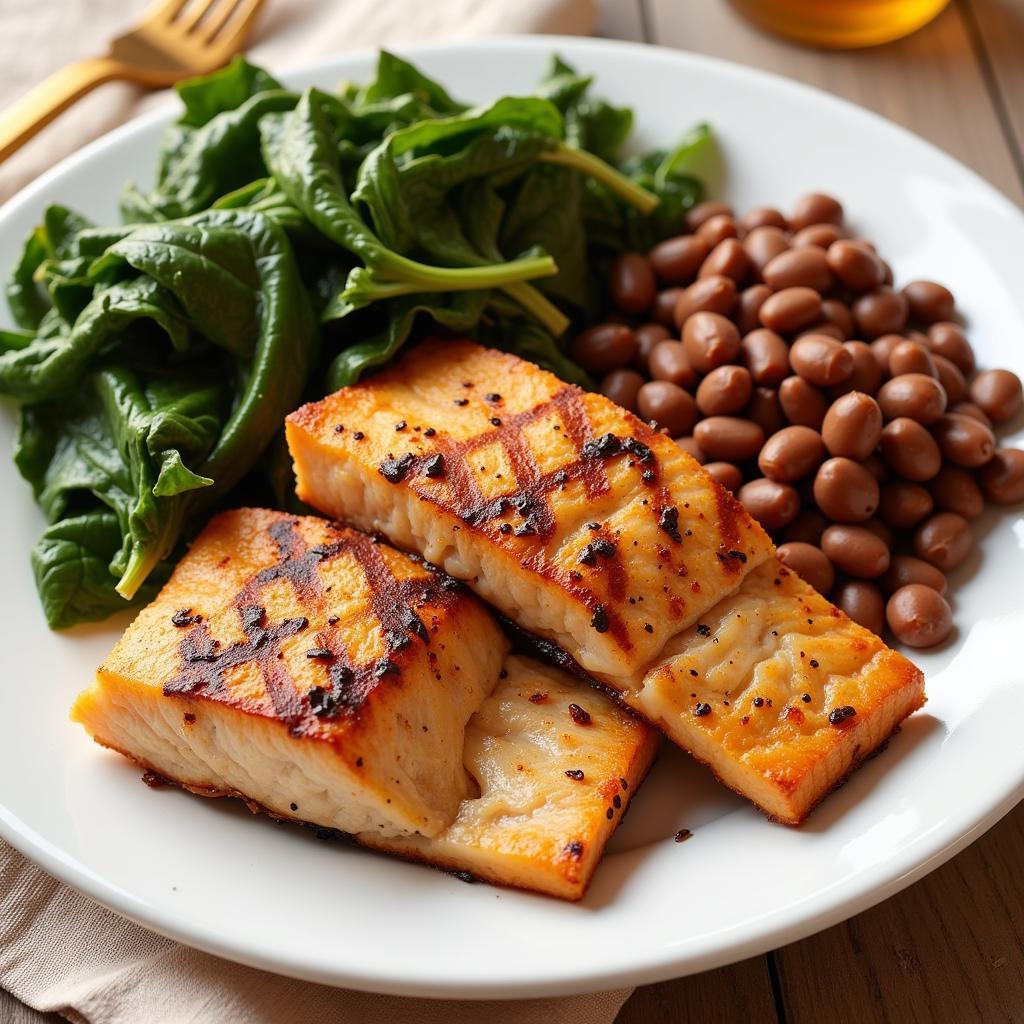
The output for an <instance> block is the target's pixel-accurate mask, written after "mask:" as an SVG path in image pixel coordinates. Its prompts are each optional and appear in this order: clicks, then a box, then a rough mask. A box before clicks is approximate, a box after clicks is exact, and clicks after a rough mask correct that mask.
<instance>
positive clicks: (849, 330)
mask: <svg viewBox="0 0 1024 1024" xmlns="http://www.w3.org/2000/svg"><path fill="white" fill-rule="evenodd" d="M821 316H822V319H823V320H825V321H826V322H828V323H830V324H835V325H836V327H838V328H839V330H841V331H842V332H843V337H844V338H849V337H851V336H852V335H853V314H852V313H851V312H850V307H849V306H847V305H846V303H845V302H840V301H839V300H838V299H824V300H823V301H822V303H821Z"/></svg>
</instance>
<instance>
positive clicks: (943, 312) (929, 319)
mask: <svg viewBox="0 0 1024 1024" xmlns="http://www.w3.org/2000/svg"><path fill="white" fill-rule="evenodd" d="M901 290H902V292H903V296H904V298H905V299H906V300H907V305H908V306H909V309H910V319H911V320H913V321H914V322H915V323H919V324H934V323H936V322H938V321H939V320H949V319H950V318H951V317H952V316H953V308H954V305H955V303H954V301H953V293H952V292H951V291H950V290H949V289H948V288H945V287H943V286H942V285H941V284H936V283H935V282H934V281H911V282H910V283H909V284H906V285H904V286H903V288H902V289H901Z"/></svg>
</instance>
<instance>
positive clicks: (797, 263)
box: [762, 247, 832, 292]
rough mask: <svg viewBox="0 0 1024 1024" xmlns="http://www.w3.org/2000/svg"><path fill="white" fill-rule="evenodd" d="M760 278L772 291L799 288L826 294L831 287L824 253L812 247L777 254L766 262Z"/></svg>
mask: <svg viewBox="0 0 1024 1024" xmlns="http://www.w3.org/2000/svg"><path fill="white" fill-rule="evenodd" d="M762 277H764V283H765V284H766V285H768V287H769V288H771V289H772V290H773V291H781V290H782V289H783V288H798V287H801V288H813V289H814V290H815V291H816V292H827V291H828V290H829V288H831V287H832V271H831V270H829V268H828V260H827V259H826V258H825V253H824V252H823V251H822V250H821V249H817V248H813V247H809V248H805V249H789V250H788V251H786V252H782V253H779V255H778V256H776V257H775V258H774V259H772V260H770V261H769V262H768V264H767V266H766V267H765V268H764V270H763V272H762Z"/></svg>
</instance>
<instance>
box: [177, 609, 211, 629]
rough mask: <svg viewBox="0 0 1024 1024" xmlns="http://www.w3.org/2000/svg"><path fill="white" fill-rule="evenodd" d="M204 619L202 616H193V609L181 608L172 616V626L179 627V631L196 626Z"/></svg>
mask: <svg viewBox="0 0 1024 1024" xmlns="http://www.w3.org/2000/svg"><path fill="white" fill-rule="evenodd" d="M202 621H203V617H202V616H201V615H193V614H192V609H191V608H179V609H178V610H177V611H176V612H175V613H174V614H173V615H172V616H171V624H172V625H174V626H177V627H178V628H179V629H182V628H184V627H185V626H194V625H195V624H196V623H197V622H202Z"/></svg>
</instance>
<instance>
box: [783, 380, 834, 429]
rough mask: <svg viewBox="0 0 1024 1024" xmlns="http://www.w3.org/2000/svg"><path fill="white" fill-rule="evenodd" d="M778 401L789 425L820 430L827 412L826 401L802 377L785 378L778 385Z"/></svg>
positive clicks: (827, 403)
mask: <svg viewBox="0 0 1024 1024" xmlns="http://www.w3.org/2000/svg"><path fill="white" fill-rule="evenodd" d="M779 401H780V402H781V403H782V411H783V412H784V413H785V414H786V419H787V420H789V422H790V423H792V424H794V425H796V426H801V427H812V428H813V429H814V430H820V429H821V424H822V421H823V420H824V419H825V413H826V412H828V406H829V402H828V399H827V398H826V397H825V396H824V395H823V394H822V393H821V392H820V391H819V390H818V389H817V388H816V387H814V386H813V385H812V384H808V383H807V381H805V380H804V379H803V377H787V378H786V379H785V380H784V381H783V382H782V383H781V384H780V385H779Z"/></svg>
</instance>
